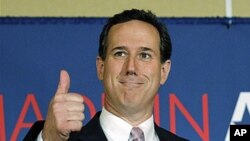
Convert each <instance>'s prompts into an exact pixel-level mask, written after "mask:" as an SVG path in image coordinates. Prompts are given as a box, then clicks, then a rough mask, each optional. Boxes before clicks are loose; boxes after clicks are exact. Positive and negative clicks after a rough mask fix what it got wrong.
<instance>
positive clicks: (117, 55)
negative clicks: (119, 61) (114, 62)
mask: <svg viewBox="0 0 250 141" xmlns="http://www.w3.org/2000/svg"><path fill="white" fill-rule="evenodd" d="M126 55H127V53H126V52H124V51H117V52H115V53H114V56H115V57H125V56H126Z"/></svg>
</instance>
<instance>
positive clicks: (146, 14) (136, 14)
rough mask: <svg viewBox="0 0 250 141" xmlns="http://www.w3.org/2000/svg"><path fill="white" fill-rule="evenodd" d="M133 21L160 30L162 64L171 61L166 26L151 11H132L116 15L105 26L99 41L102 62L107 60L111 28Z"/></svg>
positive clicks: (169, 40)
mask: <svg viewBox="0 0 250 141" xmlns="http://www.w3.org/2000/svg"><path fill="white" fill-rule="evenodd" d="M131 20H139V21H143V22H146V23H149V24H151V25H153V26H154V27H155V28H156V29H157V30H158V32H159V35H160V54H161V63H164V62H165V61H166V60H168V59H170V57H171V52H172V44H171V39H170V36H169V34H168V31H167V28H166V26H165V25H164V24H163V23H161V22H160V21H159V20H158V19H157V17H156V15H154V14H153V13H152V12H151V11H144V10H138V9H131V10H125V11H123V12H122V13H119V14H116V15H114V16H113V17H111V18H109V19H108V21H107V23H106V25H104V27H103V30H102V32H101V34H100V39H99V56H100V57H101V58H102V60H105V59H106V55H107V47H108V45H107V41H108V33H109V31H110V28H111V27H112V26H113V25H116V24H119V23H125V22H128V21H131Z"/></svg>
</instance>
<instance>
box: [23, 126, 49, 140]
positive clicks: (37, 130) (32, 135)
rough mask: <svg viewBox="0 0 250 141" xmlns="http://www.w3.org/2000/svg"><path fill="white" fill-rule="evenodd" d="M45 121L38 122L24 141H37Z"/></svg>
mask: <svg viewBox="0 0 250 141" xmlns="http://www.w3.org/2000/svg"><path fill="white" fill-rule="evenodd" d="M44 122H45V121H36V122H35V123H34V124H33V125H32V127H31V128H30V130H29V132H28V133H27V134H26V136H25V137H24V139H23V140H24V141H36V139H37V137H38V135H39V133H40V132H41V131H42V129H43V126H44Z"/></svg>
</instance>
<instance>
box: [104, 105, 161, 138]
mask: <svg viewBox="0 0 250 141" xmlns="http://www.w3.org/2000/svg"><path fill="white" fill-rule="evenodd" d="M100 124H101V127H102V129H103V131H104V133H105V135H106V137H107V138H108V140H109V141H117V140H119V141H127V140H128V138H129V134H130V131H131V129H132V128H133V126H131V125H130V124H129V123H127V122H126V121H124V120H123V119H121V118H119V117H117V116H116V115H114V114H112V113H110V112H109V111H107V110H106V109H105V108H104V107H103V109H102V112H101V115H100ZM138 127H139V128H141V129H142V130H143V132H144V136H145V140H149V141H153V140H155V139H156V138H157V135H156V133H155V130H154V118H153V115H152V116H151V117H150V118H149V119H147V120H146V121H144V122H143V123H141V124H140V125H139V126H138Z"/></svg>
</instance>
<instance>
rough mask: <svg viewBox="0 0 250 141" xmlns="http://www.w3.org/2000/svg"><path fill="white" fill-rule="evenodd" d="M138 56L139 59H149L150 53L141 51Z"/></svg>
mask: <svg viewBox="0 0 250 141" xmlns="http://www.w3.org/2000/svg"><path fill="white" fill-rule="evenodd" d="M140 58H141V59H151V58H152V55H151V54H149V53H146V52H142V53H140Z"/></svg>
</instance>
